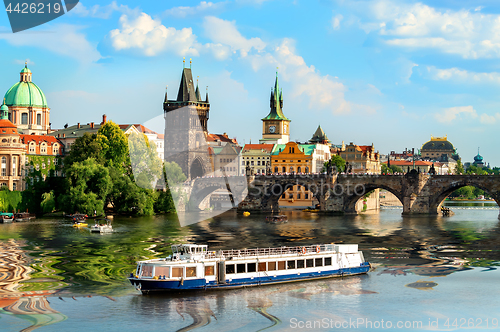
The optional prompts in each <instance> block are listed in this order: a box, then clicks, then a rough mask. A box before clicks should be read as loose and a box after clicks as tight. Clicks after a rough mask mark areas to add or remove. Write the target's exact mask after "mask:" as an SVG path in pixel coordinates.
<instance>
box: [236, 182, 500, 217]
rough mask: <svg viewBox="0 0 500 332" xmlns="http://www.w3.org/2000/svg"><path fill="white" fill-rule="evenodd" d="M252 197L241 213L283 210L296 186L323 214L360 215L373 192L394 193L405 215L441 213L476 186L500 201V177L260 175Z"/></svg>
mask: <svg viewBox="0 0 500 332" xmlns="http://www.w3.org/2000/svg"><path fill="white" fill-rule="evenodd" d="M247 181H248V195H247V197H246V198H245V199H244V200H243V201H242V202H241V203H239V205H238V210H240V211H262V212H277V211H279V206H278V200H279V198H280V196H281V195H282V194H283V193H284V192H285V191H286V190H287V189H289V188H291V187H292V186H293V185H301V186H303V187H304V188H305V189H306V190H309V191H310V192H312V194H313V196H314V197H315V198H316V199H317V200H318V202H319V204H320V210H321V211H331V212H338V213H356V210H355V206H356V202H357V201H358V200H359V199H360V198H362V197H363V196H364V195H365V194H366V193H368V192H370V191H371V190H374V189H377V188H381V189H385V190H387V191H389V192H391V193H393V194H394V195H395V196H396V197H397V198H398V199H399V200H400V201H401V203H402V205H403V214H404V215H410V214H411V215H414V214H438V213H439V209H440V206H441V203H442V202H443V201H444V199H445V198H446V197H447V196H448V195H449V194H451V193H452V192H453V191H455V190H457V189H459V188H461V187H464V186H474V187H477V188H480V189H482V190H484V191H485V193H487V194H489V195H490V196H491V197H492V198H493V199H494V200H495V201H496V202H497V204H498V203H499V202H500V176H499V175H429V174H423V173H417V172H414V173H408V174H405V175H365V174H359V175H358V174H347V175H344V174H339V175H326V174H304V175H300V174H297V175H257V176H251V177H248V178H247Z"/></svg>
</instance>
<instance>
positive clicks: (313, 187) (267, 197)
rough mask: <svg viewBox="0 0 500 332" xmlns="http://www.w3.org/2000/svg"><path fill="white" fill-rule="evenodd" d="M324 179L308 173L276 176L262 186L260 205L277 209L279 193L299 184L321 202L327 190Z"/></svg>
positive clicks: (272, 209)
mask: <svg viewBox="0 0 500 332" xmlns="http://www.w3.org/2000/svg"><path fill="white" fill-rule="evenodd" d="M324 180H325V179H324V178H322V179H320V178H315V177H311V175H310V174H308V175H307V176H305V175H304V176H302V175H288V176H287V175H285V176H281V177H277V178H276V179H274V180H273V181H269V182H268V183H267V185H265V186H264V187H263V193H262V199H261V207H262V209H263V210H270V211H278V210H279V203H278V201H279V199H280V197H281V195H283V194H284V193H285V192H286V191H287V190H289V189H293V187H294V186H296V185H300V186H302V187H304V189H305V190H306V191H309V192H311V194H312V195H313V197H314V198H316V199H317V200H318V202H320V204H321V201H322V200H324V198H325V195H326V194H327V193H328V190H329V186H328V184H327V183H326V182H325V181H324Z"/></svg>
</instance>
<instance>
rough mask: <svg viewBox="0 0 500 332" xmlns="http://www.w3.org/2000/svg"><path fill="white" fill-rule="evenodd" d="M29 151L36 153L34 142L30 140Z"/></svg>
mask: <svg viewBox="0 0 500 332" xmlns="http://www.w3.org/2000/svg"><path fill="white" fill-rule="evenodd" d="M30 153H36V146H35V142H30Z"/></svg>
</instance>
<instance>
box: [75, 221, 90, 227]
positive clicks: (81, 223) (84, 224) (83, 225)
mask: <svg viewBox="0 0 500 332" xmlns="http://www.w3.org/2000/svg"><path fill="white" fill-rule="evenodd" d="M87 226H88V224H87V223H86V222H81V221H75V222H74V223H73V227H87Z"/></svg>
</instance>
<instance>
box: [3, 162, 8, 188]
mask: <svg viewBox="0 0 500 332" xmlns="http://www.w3.org/2000/svg"><path fill="white" fill-rule="evenodd" d="M2 176H7V158H6V157H2ZM2 185H3V184H2Z"/></svg>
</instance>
